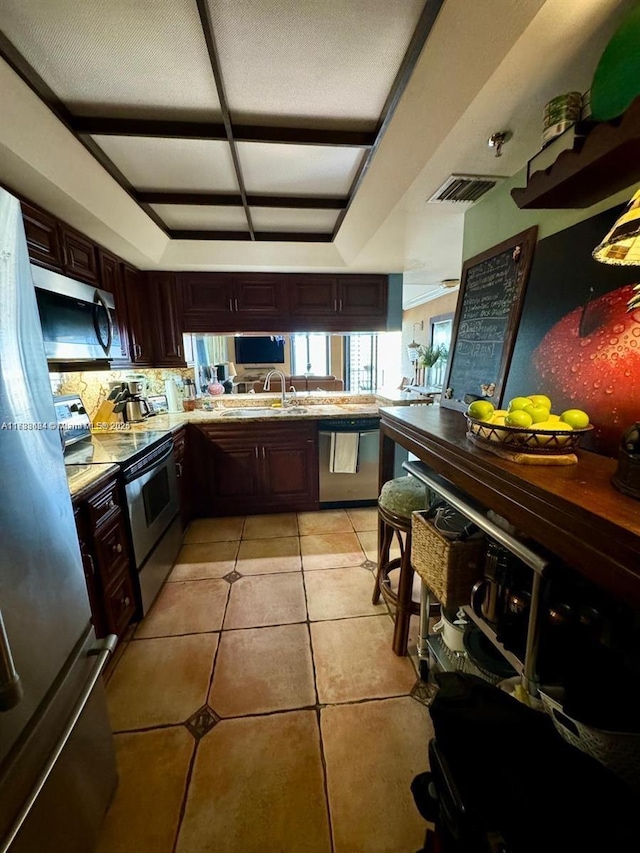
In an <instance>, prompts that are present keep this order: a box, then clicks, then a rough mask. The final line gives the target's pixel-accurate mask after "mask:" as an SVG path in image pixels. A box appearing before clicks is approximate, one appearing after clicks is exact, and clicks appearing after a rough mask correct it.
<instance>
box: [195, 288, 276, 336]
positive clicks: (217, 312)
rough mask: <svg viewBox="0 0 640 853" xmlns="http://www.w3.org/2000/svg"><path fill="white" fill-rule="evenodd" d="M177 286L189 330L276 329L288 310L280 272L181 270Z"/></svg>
mask: <svg viewBox="0 0 640 853" xmlns="http://www.w3.org/2000/svg"><path fill="white" fill-rule="evenodd" d="M179 290H180V298H181V300H182V304H183V317H184V331H188V332H217V331H220V332H233V331H269V330H270V329H273V330H275V331H277V330H278V329H279V328H280V325H279V324H280V323H281V322H282V318H283V316H286V313H287V303H286V290H285V286H284V284H283V276H282V275H276V274H274V275H270V274H266V273H256V274H251V273H183V274H181V275H180V276H179ZM274 324H275V325H274Z"/></svg>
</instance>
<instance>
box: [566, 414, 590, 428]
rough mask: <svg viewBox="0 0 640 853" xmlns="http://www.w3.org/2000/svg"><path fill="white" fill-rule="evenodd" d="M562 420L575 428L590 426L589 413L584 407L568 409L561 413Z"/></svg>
mask: <svg viewBox="0 0 640 853" xmlns="http://www.w3.org/2000/svg"><path fill="white" fill-rule="evenodd" d="M560 421H561V422H562V423H565V424H569V426H571V427H573V429H584V428H585V427H588V426H589V415H588V414H587V413H586V412H583V411H582V409H567V411H566V412H563V413H562V414H561V415H560Z"/></svg>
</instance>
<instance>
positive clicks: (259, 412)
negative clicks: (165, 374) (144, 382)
mask: <svg viewBox="0 0 640 853" xmlns="http://www.w3.org/2000/svg"><path fill="white" fill-rule="evenodd" d="M287 399H288V400H292V397H291V395H287ZM279 402H280V394H233V395H225V396H224V397H217V398H211V400H210V401H209V400H207V401H206V402H205V405H209V406H210V408H206V409H204V408H197V409H194V410H193V411H191V412H175V413H168V414H162V415H155V416H154V417H151V418H148V419H147V420H146V421H143V422H142V423H140V424H131V425H130V431H131V432H146V431H148V430H154V431H159V430H168V431H172V432H175V431H176V430H178V429H180V428H181V427H182V426H184V425H185V424H188V423H196V424H198V423H218V422H221V423H226V422H229V423H238V422H242V421H247V420H249V421H267V420H268V421H281V420H282V421H284V420H286V421H289V420H314V419H315V420H317V419H319V418H354V417H375V416H377V415H379V413H380V407H381V406H389V405H410V404H412V403H415V402H416V400H415V398H412V397H411V395H408V394H406V393H405V392H401V391H395V392H389V394H345V392H343V391H329V392H325V393H321V394H318V393H314V392H301V393H298V394H297V396H296V398H295V401H294V402H293V403H292V405H290V406H287V408H286V409H285V410H284V411H282V410H281V409H280V408H279V406H278V405H277V404H279ZM274 404H276V405H274ZM252 409H255V413H252V412H251V410H252ZM234 410H238V414H233V412H234ZM272 412H275V413H276V414H272ZM94 434H96V435H99V433H94Z"/></svg>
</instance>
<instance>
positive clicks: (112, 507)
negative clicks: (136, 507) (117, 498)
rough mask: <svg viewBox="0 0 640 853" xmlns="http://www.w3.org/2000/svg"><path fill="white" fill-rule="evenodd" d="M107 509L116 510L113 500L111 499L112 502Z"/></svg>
mask: <svg viewBox="0 0 640 853" xmlns="http://www.w3.org/2000/svg"><path fill="white" fill-rule="evenodd" d="M107 508H108V509H114V508H115V502H114V500H113V498H111V500H110V501H109V503H108V504H107Z"/></svg>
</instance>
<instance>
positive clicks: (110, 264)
mask: <svg viewBox="0 0 640 853" xmlns="http://www.w3.org/2000/svg"><path fill="white" fill-rule="evenodd" d="M98 267H99V269H100V287H101V288H102V290H108V291H109V293H112V294H113V301H114V302H115V306H116V322H117V324H118V331H119V333H120V335H119V337H120V345H119V347H118V348H117V349H115V348H114V349H113V350H112V352H111V357H112V359H113V366H114V367H123V366H124V365H126V364H130V362H131V357H130V353H129V315H128V311H127V298H126V296H125V292H124V282H123V280H122V262H121V261H120V259H119V258H117V257H116V256H115V255H112V254H111V253H110V252H106V251H105V250H104V249H100V248H99V249H98Z"/></svg>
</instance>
